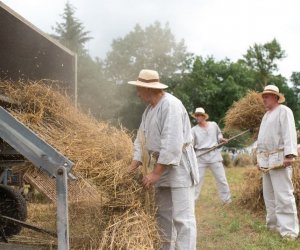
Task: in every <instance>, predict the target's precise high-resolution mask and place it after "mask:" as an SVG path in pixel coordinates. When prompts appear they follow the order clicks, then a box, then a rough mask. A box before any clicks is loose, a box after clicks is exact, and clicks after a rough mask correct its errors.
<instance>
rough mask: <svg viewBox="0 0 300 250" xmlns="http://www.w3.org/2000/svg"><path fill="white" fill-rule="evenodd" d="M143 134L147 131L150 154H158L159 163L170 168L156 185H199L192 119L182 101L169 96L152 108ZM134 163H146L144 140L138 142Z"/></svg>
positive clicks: (142, 126)
mask: <svg viewBox="0 0 300 250" xmlns="http://www.w3.org/2000/svg"><path fill="white" fill-rule="evenodd" d="M140 131H143V132H144V136H145V148H146V149H147V150H148V152H149V153H152V152H158V153H159V157H158V160H157V163H160V164H163V165H165V166H167V168H166V170H165V171H164V173H163V174H162V176H161V177H160V179H159V181H158V183H157V184H156V186H158V187H162V186H165V187H189V186H192V185H193V184H195V182H196V183H197V182H198V181H197V180H198V176H197V174H196V173H195V171H198V170H197V159H196V155H195V152H194V150H193V146H192V134H191V125H190V120H189V116H188V113H187V111H186V109H185V108H184V106H183V104H182V103H181V101H180V100H179V99H177V98H176V97H175V96H173V95H171V94H169V93H165V94H164V95H163V97H162V98H161V99H160V101H159V102H158V103H157V105H156V106H155V107H152V106H151V105H149V106H148V107H147V108H146V109H145V111H144V113H143V116H142V122H141V124H140ZM186 145H187V146H186ZM134 160H137V161H140V162H142V147H141V141H140V137H137V138H136V140H135V142H134ZM193 177H194V178H193ZM195 178H196V179H195Z"/></svg>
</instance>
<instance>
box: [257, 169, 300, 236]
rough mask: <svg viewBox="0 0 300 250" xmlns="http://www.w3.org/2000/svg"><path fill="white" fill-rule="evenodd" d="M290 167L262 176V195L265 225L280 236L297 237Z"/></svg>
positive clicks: (297, 224) (297, 223)
mask: <svg viewBox="0 0 300 250" xmlns="http://www.w3.org/2000/svg"><path fill="white" fill-rule="evenodd" d="M292 173H293V170H292V168H291V167H288V168H284V169H276V170H271V171H270V172H268V173H265V174H263V194H264V201H265V205H266V210H267V216H266V223H267V227H268V228H270V229H275V230H277V231H278V232H279V233H280V234H281V235H282V236H285V235H290V236H293V237H297V236H298V234H299V222H298V217H297V208H296V202H295V197H294V194H293V192H294V188H293V183H292Z"/></svg>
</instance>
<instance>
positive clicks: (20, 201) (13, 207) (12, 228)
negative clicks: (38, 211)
mask: <svg viewBox="0 0 300 250" xmlns="http://www.w3.org/2000/svg"><path fill="white" fill-rule="evenodd" d="M0 214H1V215H4V216H7V217H11V218H14V219H17V220H21V221H25V220H26V218H27V207H26V201H25V199H24V197H23V196H22V195H21V194H20V193H19V192H15V191H14V190H13V189H12V188H10V187H8V186H4V185H0ZM0 227H2V229H3V231H4V234H5V236H6V237H9V236H13V235H16V234H18V233H19V232H20V231H21V229H22V227H21V226H20V225H18V224H16V223H13V222H10V221H7V220H4V219H1V218H0Z"/></svg>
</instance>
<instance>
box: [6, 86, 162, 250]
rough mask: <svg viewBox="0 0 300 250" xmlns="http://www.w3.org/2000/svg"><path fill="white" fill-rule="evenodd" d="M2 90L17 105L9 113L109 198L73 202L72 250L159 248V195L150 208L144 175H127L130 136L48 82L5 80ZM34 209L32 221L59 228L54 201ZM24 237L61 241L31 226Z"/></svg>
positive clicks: (36, 206) (130, 149)
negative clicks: (142, 180)
mask: <svg viewBox="0 0 300 250" xmlns="http://www.w3.org/2000/svg"><path fill="white" fill-rule="evenodd" d="M0 89H1V91H2V93H3V94H4V95H5V96H7V97H9V98H10V99H11V100H12V101H13V103H14V104H12V105H11V107H9V111H10V112H11V113H12V114H13V115H14V116H15V117H16V118H17V119H18V120H20V121H21V122H23V123H24V124H26V125H27V126H28V127H29V128H31V129H32V130H33V131H35V132H36V133H37V134H38V135H39V136H40V137H41V138H43V139H44V140H45V141H47V142H48V143H49V144H51V145H52V146H53V147H55V148H56V149H58V151H60V152H61V153H62V154H64V155H65V156H67V157H68V158H69V159H71V160H72V161H73V162H74V163H75V166H74V167H73V171H74V173H75V175H76V174H79V175H80V176H81V177H82V178H84V179H85V180H86V181H88V182H89V183H91V184H92V185H96V187H97V189H98V190H99V193H101V195H102V196H103V197H104V199H103V200H105V202H103V200H102V201H98V202H95V201H85V202H82V201H81V202H75V203H72V204H70V207H69V210H70V211H69V213H70V243H71V248H72V249H158V248H159V236H158V231H157V226H156V223H155V218H154V211H155V209H154V202H153V200H151V201H150V202H149V200H148V199H149V197H153V195H149V196H147V199H146V200H147V209H145V194H144V190H143V189H142V188H141V185H140V183H139V180H138V177H137V176H138V175H139V174H137V175H132V174H131V175H130V174H128V173H127V166H128V165H129V163H130V161H131V158H132V152H133V148H132V141H131V138H130V136H129V135H128V134H127V133H126V132H125V131H124V130H123V129H116V128H114V127H112V126H110V125H109V124H107V123H104V122H97V121H96V120H95V119H93V118H92V117H89V116H87V115H85V114H83V113H81V112H79V111H78V110H76V109H75V108H74V107H73V105H72V103H71V101H70V100H69V99H68V98H66V97H65V96H63V95H62V94H60V93H59V92H57V91H54V90H53V89H51V88H50V87H48V86H46V85H44V84H43V82H39V83H37V82H26V83H22V82H18V83H12V82H9V81H0ZM149 204H150V205H152V209H149V207H148V206H149ZM41 206H43V208H42V209H41ZM29 213H30V214H29V219H28V221H29V222H31V223H33V224H37V225H39V226H41V227H45V228H48V229H52V230H55V220H56V217H55V207H54V206H52V205H51V204H48V205H46V207H45V205H41V204H30V206H29ZM24 239H26V240H25V241H30V240H29V239H32V242H30V243H31V244H32V243H34V244H39V243H41V244H45V242H47V244H48V245H51V246H53V244H55V243H54V242H53V239H49V237H48V236H46V235H41V234H38V233H35V232H32V231H27V230H23V231H22V233H21V235H19V236H15V238H14V239H13V240H19V241H22V240H24ZM26 243H28V242H26Z"/></svg>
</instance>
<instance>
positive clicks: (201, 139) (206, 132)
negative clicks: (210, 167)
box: [192, 121, 223, 163]
mask: <svg viewBox="0 0 300 250" xmlns="http://www.w3.org/2000/svg"><path fill="white" fill-rule="evenodd" d="M207 124H208V126H207V127H206V128H203V127H200V126H199V125H198V124H197V125H196V126H194V127H193V128H192V135H193V138H194V141H193V144H194V148H195V151H196V156H197V158H198V162H199V163H215V162H220V161H223V158H222V155H221V149H215V150H213V151H211V152H209V153H207V154H205V155H202V156H199V155H200V154H201V153H203V152H204V151H206V150H208V149H210V148H212V147H214V146H216V145H217V144H218V143H219V142H220V140H221V139H222V138H223V135H222V132H221V130H220V128H219V126H218V124H217V123H215V122H210V121H209V122H207Z"/></svg>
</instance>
